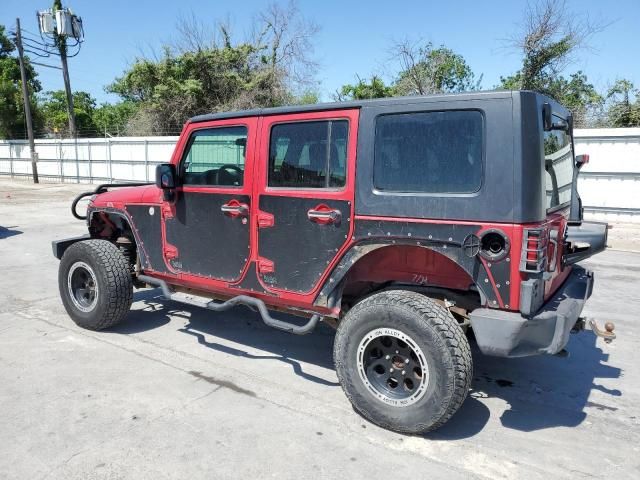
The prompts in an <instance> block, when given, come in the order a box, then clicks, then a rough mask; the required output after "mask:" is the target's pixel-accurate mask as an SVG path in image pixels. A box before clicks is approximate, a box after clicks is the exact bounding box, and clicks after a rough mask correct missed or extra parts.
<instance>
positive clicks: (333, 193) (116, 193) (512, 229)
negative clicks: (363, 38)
mask: <svg viewBox="0 0 640 480" xmlns="http://www.w3.org/2000/svg"><path fill="white" fill-rule="evenodd" d="M358 117H359V110H357V109H348V110H338V111H322V112H309V113H299V114H287V115H279V116H267V117H248V118H241V119H228V120H215V121H210V122H201V123H195V124H191V123H187V124H186V125H185V127H184V129H183V132H182V134H181V136H180V139H179V140H178V143H177V145H176V148H175V151H174V153H173V156H172V160H171V162H172V163H173V164H174V165H176V167H177V166H178V165H179V163H180V160H181V158H182V156H183V152H184V149H185V147H186V146H187V142H188V139H189V136H190V135H191V133H192V132H193V131H194V130H198V129H207V128H213V127H221V126H235V125H244V126H246V127H247V129H248V139H247V151H246V160H245V171H244V184H243V186H242V187H241V188H237V187H236V188H230V187H207V186H184V187H179V188H178V189H177V195H180V194H181V193H182V192H203V193H221V194H226V195H229V194H232V195H233V194H237V195H245V196H249V197H250V198H251V205H250V211H249V215H248V221H249V222H250V234H249V236H250V252H249V257H248V259H249V261H248V262H247V263H246V266H245V268H244V270H243V272H242V273H241V275H240V278H239V279H238V281H236V282H234V283H231V284H230V283H229V282H226V281H221V280H216V279H212V278H207V277H200V276H196V275H190V274H186V273H182V272H178V271H176V270H174V269H173V268H172V267H171V264H170V262H168V261H167V260H168V259H170V258H172V257H173V258H175V257H176V256H177V255H178V252H177V249H176V247H175V246H173V245H170V244H168V243H167V241H166V232H165V228H164V227H165V223H164V219H166V218H169V217H171V216H173V215H174V214H175V212H174V206H173V204H172V203H171V202H166V201H164V200H163V194H162V191H161V190H160V189H159V188H157V187H155V186H145V187H132V188H122V189H114V190H113V191H109V192H106V193H103V194H100V195H98V196H97V198H96V199H95V201H94V202H93V205H94V206H95V207H103V208H113V209H117V210H121V211H123V212H124V213H125V215H126V211H125V206H126V205H134V204H144V205H158V206H160V207H161V212H162V218H163V222H162V226H163V227H162V238H161V239H158V241H161V242H162V244H163V252H164V255H165V265H166V268H167V270H168V271H169V272H172V273H171V274H167V273H160V272H154V271H147V272H145V273H147V274H150V275H153V276H156V277H158V278H162V279H164V280H166V281H167V282H168V283H173V284H179V285H183V286H185V287H189V288H193V289H198V290H206V291H210V292H213V293H218V294H221V295H228V296H235V295H238V294H241V293H248V294H250V295H252V296H255V297H257V298H260V299H262V300H263V301H265V303H267V304H269V305H273V306H280V307H291V308H294V309H303V310H307V311H317V312H320V313H329V310H328V309H326V308H321V307H317V306H314V305H313V303H314V300H315V299H316V297H317V295H318V293H319V290H320V289H321V287H322V285H323V284H324V283H325V281H327V279H328V277H329V275H330V273H331V271H332V270H333V268H334V267H335V266H336V264H337V263H338V262H339V261H340V259H341V258H342V257H343V255H344V254H345V253H346V252H347V251H348V250H349V249H350V248H351V247H352V246H353V244H354V238H353V232H354V228H355V225H356V222H358V221H364V220H368V221H370V220H378V221H386V222H389V221H392V222H393V221H397V222H416V223H431V224H449V225H451V224H460V225H478V224H479V223H478V222H461V221H447V220H431V219H422V218H420V219H417V218H392V217H376V216H362V215H354V213H353V212H354V209H353V202H354V191H355V175H356V171H355V169H356V149H357V137H358ZM322 119H348V120H349V140H348V147H347V180H346V185H345V187H343V188H336V189H313V188H309V189H291V188H270V187H268V186H267V176H268V156H269V141H270V128H271V126H272V125H274V124H276V123H280V122H293V121H311V120H322ZM262 195H269V196H278V197H295V198H304V199H314V198H317V199H318V208H322V205H323V201H326V200H327V199H329V200H341V201H347V202H349V206H350V213H349V218H343V221H348V222H350V229H349V233H348V235H346V238H345V240H344V243H343V244H342V245H341V246H340V247H339V248H338V249H337V252H336V254H335V256H334V258H333V260H332V261H330V262H329V263H328V264H327V266H326V268H325V270H324V273H323V274H322V275H321V276H320V277H319V278H318V280H317V282H316V284H315V285H314V287H313V288H312V289H311V290H309V291H307V292H291V291H288V290H283V289H277V288H273V287H272V286H270V285H266V284H265V283H264V282H262V281H261V280H260V279H259V281H260V284H261V285H262V287H263V288H264V290H265V291H266V292H268V293H261V292H255V291H251V292H247V291H243V290H242V289H239V288H237V286H238V285H239V284H241V283H242V282H243V280H244V279H245V277H246V276H247V274H248V273H249V272H250V271H251V274H253V270H251V269H250V268H249V266H250V265H252V262H254V264H255V265H256V266H257V268H258V269H259V270H261V271H262V272H266V271H268V269H269V268H273V262H271V261H270V259H268V258H264V257H263V256H262V255H261V252H260V229H261V228H272V227H273V225H274V224H277V222H278V216H277V214H276V215H274V214H273V213H271V212H263V211H260V209H259V205H260V197H261V196H262ZM231 202H233V200H232V201H231ZM566 217H567V211H566V210H562V211H559V212H557V213H554V214H551V215H549V216H548V218H547V220H546V222H544V223H543V224H541V225H540V224H537V225H518V224H503V223H502V224H501V223H481V227H480V228H479V230H478V231H477V233H476V234H477V235H481V234H482V232H483V231H485V230H488V229H499V230H501V231H502V232H504V233H505V235H506V236H507V237H508V238H509V242H510V251H509V254H508V257H507V259H508V260H506V261H509V262H510V266H509V272H510V289H509V292H510V293H509V295H508V298H503V297H502V296H501V292H500V290H499V288H498V287H497V286H496V283H495V280H494V279H493V276H492V275H491V272H490V268H486V270H487V273H488V280H489V281H490V282H491V286H492V288H493V291H494V292H495V295H496V298H497V299H498V303H499V307H500V308H502V309H506V310H518V309H519V302H520V282H521V281H522V280H526V279H527V276H526V274H523V273H521V272H520V270H519V265H520V256H521V252H522V239H523V229H525V228H531V227H535V228H540V227H544V228H547V229H548V230H549V229H556V230H558V237H559V238H560V239H562V233H563V231H564V228H565V225H566ZM558 245H559V250H560V251H558V252H556V255H555V258H556V268H555V272H553V273H552V276H551V279H550V280H549V281H547V282H546V285H545V298H548V296H549V295H551V293H552V292H553V291H555V290H556V289H557V288H558V287H559V286H560V285H561V284H562V282H563V281H564V280H565V278H566V277H567V275H568V274H569V271H570V269H568V268H567V269H564V270H563V269H562V261H561V259H562V251H561V248H562V241H559V242H558ZM292 248H304V245H297V244H295V239H292ZM549 248H555V247H553V246H552V245H551V244H550V247H549ZM547 255H548V258H552V257H553V252H551V251H550V252H547ZM482 262H483V264H484V266H485V267H487V262H486V261H485V260H484V259H483V260H482ZM349 279H350V280H354V281H360V280H362V281H371V282H381V283H383V282H387V281H399V282H406V283H413V284H418V285H420V284H429V285H432V286H437V287H444V288H451V289H456V290H468V289H469V287H470V286H471V285H473V282H474V280H473V279H472V278H471V277H470V275H469V274H468V273H467V272H465V271H464V270H463V269H462V268H461V267H460V266H459V265H457V264H456V263H455V262H454V261H453V260H450V259H449V258H447V257H446V256H444V255H442V254H440V253H437V252H434V251H431V250H428V249H425V248H422V247H413V246H399V245H398V246H394V247H390V248H383V249H380V250H379V251H375V252H373V253H371V254H369V255H367V257H366V258H365V259H363V261H362V262H359V263H358V264H356V265H355V266H354V267H353V269H352V270H351V271H349ZM234 286H235V287H234ZM331 313H333V314H337V313H338V311H337V310H336V311H332V312H331Z"/></svg>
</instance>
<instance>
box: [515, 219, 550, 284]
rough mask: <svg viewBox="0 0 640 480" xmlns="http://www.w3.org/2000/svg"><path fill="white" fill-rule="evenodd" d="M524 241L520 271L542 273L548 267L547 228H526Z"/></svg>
mask: <svg viewBox="0 0 640 480" xmlns="http://www.w3.org/2000/svg"><path fill="white" fill-rule="evenodd" d="M522 238H523V240H522V255H521V257H520V271H521V272H531V273H541V272H544V271H545V269H546V266H547V246H548V244H549V232H548V231H547V229H546V228H525V229H524V232H523V237H522Z"/></svg>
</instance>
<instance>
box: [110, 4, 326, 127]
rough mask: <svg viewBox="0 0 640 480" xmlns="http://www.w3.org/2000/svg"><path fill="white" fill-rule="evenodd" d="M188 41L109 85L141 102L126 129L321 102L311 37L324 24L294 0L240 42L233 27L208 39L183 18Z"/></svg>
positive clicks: (269, 13)
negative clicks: (310, 18) (218, 113)
mask: <svg viewBox="0 0 640 480" xmlns="http://www.w3.org/2000/svg"><path fill="white" fill-rule="evenodd" d="M178 31H179V33H180V34H181V35H182V38H181V39H180V40H179V41H178V42H177V43H175V44H174V45H173V46H172V47H171V46H166V47H165V48H164V50H163V53H162V54H161V55H160V56H159V58H158V57H156V58H152V59H150V58H139V59H137V60H136V61H135V63H134V64H133V65H132V67H131V68H130V69H128V70H127V71H125V72H124V74H123V75H122V76H121V77H119V78H116V79H115V81H114V82H113V83H112V84H110V85H109V86H107V91H108V92H111V93H115V94H117V95H119V96H120V97H121V98H122V100H123V101H124V102H131V104H133V105H135V112H134V113H133V114H132V116H131V117H130V118H129V121H128V122H127V130H128V131H129V132H131V133H135V134H165V133H177V132H179V131H180V129H181V127H182V125H183V124H184V122H185V120H187V119H188V118H189V117H191V116H194V115H198V114H202V113H209V112H216V111H220V110H237V109H245V108H255V107H272V106H278V105H283V104H287V103H307V102H310V101H314V102H315V101H317V95H312V94H310V92H313V88H311V87H312V84H313V82H312V81H311V78H312V76H313V72H314V71H315V64H314V62H312V61H311V60H310V57H309V55H310V52H312V50H313V48H312V47H313V45H312V42H311V38H312V37H313V35H314V33H315V32H317V27H316V26H315V25H313V24H312V23H309V22H307V21H305V20H304V18H302V16H301V15H300V13H299V11H298V9H297V6H296V4H295V3H293V2H291V3H289V4H288V5H287V6H286V7H281V6H280V5H278V4H273V5H271V6H270V7H268V8H267V10H265V11H264V12H262V13H261V14H259V15H258V16H256V17H255V21H254V32H253V34H252V35H251V37H250V39H249V40H245V41H241V42H234V40H233V38H232V36H231V34H230V30H229V27H228V26H226V25H220V26H219V27H218V30H217V31H216V34H215V35H213V34H209V32H208V29H207V27H206V26H205V25H203V24H202V23H200V21H199V20H198V19H196V18H191V19H187V20H184V19H182V20H180V21H179V22H178Z"/></svg>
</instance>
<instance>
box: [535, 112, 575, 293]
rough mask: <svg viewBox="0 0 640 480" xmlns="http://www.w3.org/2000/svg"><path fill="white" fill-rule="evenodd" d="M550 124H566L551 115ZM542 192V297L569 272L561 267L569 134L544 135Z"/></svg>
mask: <svg viewBox="0 0 640 480" xmlns="http://www.w3.org/2000/svg"><path fill="white" fill-rule="evenodd" d="M553 121H554V122H558V121H565V122H566V119H562V118H560V117H557V116H555V115H554V116H553ZM543 150H544V162H545V191H546V208H547V219H546V225H545V228H546V229H547V231H548V239H549V242H548V245H547V277H548V280H547V281H546V283H545V298H548V297H549V296H550V295H552V294H553V292H555V290H556V289H557V287H559V286H560V285H561V284H562V282H563V281H564V279H565V278H566V275H567V274H568V273H569V272H568V270H567V271H566V272H565V271H563V268H562V254H563V251H562V249H563V247H564V232H565V228H566V225H567V218H568V215H569V205H570V203H571V182H572V179H573V168H574V159H573V151H572V145H571V132H565V131H564V130H552V131H549V132H544V145H543Z"/></svg>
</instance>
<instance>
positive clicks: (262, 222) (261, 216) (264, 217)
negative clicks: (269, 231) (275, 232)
mask: <svg viewBox="0 0 640 480" xmlns="http://www.w3.org/2000/svg"><path fill="white" fill-rule="evenodd" d="M274 224H275V220H274V218H273V215H272V214H270V213H267V212H260V213H258V228H269V227H273V225H274Z"/></svg>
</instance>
